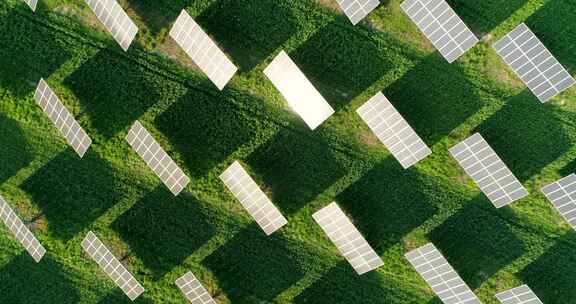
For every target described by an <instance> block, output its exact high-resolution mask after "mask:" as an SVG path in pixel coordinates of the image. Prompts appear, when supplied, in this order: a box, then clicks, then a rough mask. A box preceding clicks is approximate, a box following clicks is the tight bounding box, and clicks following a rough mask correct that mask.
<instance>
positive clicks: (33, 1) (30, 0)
mask: <svg viewBox="0 0 576 304" xmlns="http://www.w3.org/2000/svg"><path fill="white" fill-rule="evenodd" d="M24 2H26V4H28V6H29V7H30V8H31V9H32V11H34V12H35V11H36V5H37V4H38V0H24Z"/></svg>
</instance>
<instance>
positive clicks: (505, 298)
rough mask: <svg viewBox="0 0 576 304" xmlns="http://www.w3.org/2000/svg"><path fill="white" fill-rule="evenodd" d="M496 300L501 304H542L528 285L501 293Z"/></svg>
mask: <svg viewBox="0 0 576 304" xmlns="http://www.w3.org/2000/svg"><path fill="white" fill-rule="evenodd" d="M496 298H497V299H498V300H499V301H500V303H502V304H543V303H542V301H540V299H538V296H536V294H535V293H534V292H533V291H532V289H530V287H528V285H522V286H520V287H516V288H513V289H510V290H507V291H503V292H501V293H499V294H497V295H496Z"/></svg>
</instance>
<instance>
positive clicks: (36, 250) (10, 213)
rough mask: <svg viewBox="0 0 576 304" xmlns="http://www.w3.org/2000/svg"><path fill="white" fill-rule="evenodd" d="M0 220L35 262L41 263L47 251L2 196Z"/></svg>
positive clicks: (0, 200) (0, 198) (0, 199)
mask: <svg viewBox="0 0 576 304" xmlns="http://www.w3.org/2000/svg"><path fill="white" fill-rule="evenodd" d="M0 219H2V221H3V222H4V224H5V225H6V227H8V229H10V231H11V232H12V233H13V234H14V236H15V237H16V239H17V240H18V242H20V244H22V246H24V248H26V251H28V253H29V254H30V256H32V258H33V259H34V261H36V262H40V260H41V259H42V257H43V256H44V254H45V253H46V249H44V247H43V246H42V244H40V242H38V239H36V237H35V236H34V235H33V234H32V232H31V231H30V229H28V227H26V225H24V223H23V222H22V220H21V219H20V218H19V217H18V215H16V213H15V212H14V210H12V208H11V207H10V205H8V203H7V202H6V201H5V200H4V198H3V197H2V196H0Z"/></svg>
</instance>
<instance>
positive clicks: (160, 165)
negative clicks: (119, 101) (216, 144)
mask: <svg viewBox="0 0 576 304" xmlns="http://www.w3.org/2000/svg"><path fill="white" fill-rule="evenodd" d="M126 140H127V141H128V143H129V144H130V146H132V149H134V151H136V153H138V155H140V157H141V158H142V159H143V160H144V161H145V162H146V164H147V165H148V167H150V168H151V169H152V170H153V171H154V173H156V175H158V177H160V180H162V182H163V183H164V185H166V186H167V187H168V189H170V191H171V192H172V193H173V194H174V195H178V193H180V191H182V189H184V187H186V185H187V184H188V182H190V178H188V176H186V175H185V174H184V171H182V169H180V167H178V165H177V164H176V162H174V160H172V158H170V156H169V155H168V154H167V153H166V151H164V149H162V147H161V146H160V144H158V142H157V141H156V140H155V139H154V138H153V137H152V135H150V133H149V132H148V131H147V130H146V129H145V128H144V127H143V126H142V124H141V123H140V122H139V121H136V122H135V123H134V124H133V125H132V127H131V128H130V131H128V135H126Z"/></svg>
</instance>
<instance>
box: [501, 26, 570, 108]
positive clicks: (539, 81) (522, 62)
mask: <svg viewBox="0 0 576 304" xmlns="http://www.w3.org/2000/svg"><path fill="white" fill-rule="evenodd" d="M494 49H495V50H496V52H497V53H498V55H500V57H502V58H503V59H504V61H505V62H506V64H508V66H510V67H511V68H512V70H514V72H515V73H516V75H518V77H520V79H522V81H523V82H524V83H525V84H526V85H527V86H528V88H529V89H530V90H531V91H532V93H534V95H536V97H538V100H540V102H543V103H544V102H546V101H548V100H550V99H551V98H552V97H554V96H556V95H558V94H559V93H560V92H562V91H564V90H566V89H568V88H569V87H571V86H572V85H574V83H576V81H575V80H574V78H573V77H572V76H571V75H570V74H569V73H568V71H566V69H565V68H564V67H563V66H562V65H561V64H560V62H558V60H556V58H554V56H553V55H552V53H550V51H549V50H548V49H547V48H546V47H545V46H544V44H542V42H541V41H540V40H539V39H538V37H536V35H535V34H534V33H533V32H532V31H531V30H530V28H528V26H526V24H524V23H522V24H520V25H519V26H518V27H516V28H515V29H514V30H512V31H511V32H510V33H508V34H507V35H506V36H504V37H503V38H502V39H500V40H498V41H497V42H496V43H495V44H494Z"/></svg>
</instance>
